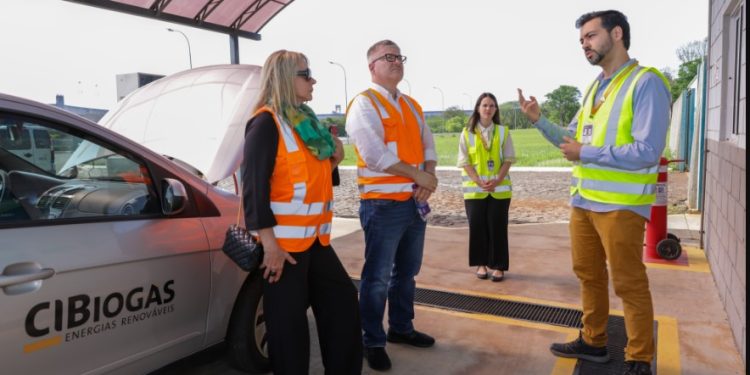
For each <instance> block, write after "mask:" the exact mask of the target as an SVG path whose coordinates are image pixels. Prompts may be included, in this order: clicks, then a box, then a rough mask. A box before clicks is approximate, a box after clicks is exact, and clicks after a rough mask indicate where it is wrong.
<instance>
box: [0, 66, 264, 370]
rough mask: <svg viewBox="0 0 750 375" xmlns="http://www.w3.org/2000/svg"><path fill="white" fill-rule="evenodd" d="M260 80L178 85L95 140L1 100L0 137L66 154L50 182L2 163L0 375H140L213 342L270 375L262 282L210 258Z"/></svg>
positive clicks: (198, 72) (235, 69) (24, 104)
mask: <svg viewBox="0 0 750 375" xmlns="http://www.w3.org/2000/svg"><path fill="white" fill-rule="evenodd" d="M259 73H260V68H259V67H256V66H247V65H233V66H229V65H228V66H216V67H207V68H200V69H194V70H191V71H187V72H183V73H178V74H177V75H176V76H173V77H167V78H163V79H162V80H160V81H156V82H154V83H152V84H151V85H149V86H146V87H144V88H142V89H140V90H138V91H136V92H134V93H133V94H131V95H130V96H129V97H128V98H126V99H125V100H123V102H121V103H120V105H118V107H117V108H115V109H113V110H112V111H110V113H109V114H108V115H107V116H106V117H105V118H104V119H102V122H101V125H99V124H94V123H92V122H89V121H88V120H85V119H83V118H81V117H78V116H76V115H73V114H70V113H67V112H64V111H62V110H59V109H56V108H54V107H51V106H48V105H45V104H40V103H36V102H32V101H29V100H24V99H20V98H17V97H13V96H9V95H4V94H0V123H2V124H6V128H8V129H9V131H11V130H10V127H11V126H16V125H15V124H23V125H26V126H29V127H31V128H33V129H43V130H45V131H47V132H49V134H50V137H51V139H52V141H54V142H60V143H64V144H68V145H74V149H73V151H60V152H59V153H58V154H56V155H55V168H53V169H52V171H50V168H49V166H40V165H37V164H35V163H34V162H33V161H32V160H29V159H25V158H23V157H20V156H19V155H17V154H16V153H14V152H11V151H9V150H6V149H5V148H3V147H0V289H2V293H0V364H2V365H0V366H2V367H0V368H1V370H0V372H1V373H3V374H45V373H46V374H53V373H54V374H84V373H85V374H98V373H117V374H134V373H145V372H148V371H151V370H154V369H157V368H160V367H163V366H164V365H166V364H168V363H170V362H173V361H175V360H177V359H179V358H182V357H185V356H188V355H190V354H192V353H195V352H197V351H200V350H202V349H204V348H207V347H210V346H212V345H214V344H217V343H220V342H222V341H224V340H226V341H228V345H227V348H228V350H229V352H230V358H232V360H233V361H234V363H235V365H237V366H238V367H239V368H241V369H243V370H246V371H250V372H261V371H265V370H266V369H267V367H268V359H267V356H266V349H265V339H264V333H265V330H264V324H263V309H262V303H261V288H260V278H259V275H258V273H257V272H255V273H253V274H248V273H246V272H244V271H241V270H240V269H239V268H238V267H237V266H236V265H235V264H234V263H232V261H231V260H230V259H228V258H227V257H226V256H225V254H224V253H223V252H222V251H221V246H222V243H223V241H224V234H225V231H226V229H227V227H228V226H229V225H230V224H232V223H234V222H236V221H237V220H238V217H239V216H238V215H239V211H238V210H239V209H240V199H239V197H238V194H237V191H238V190H239V187H238V184H237V183H236V181H238V178H237V174H236V173H235V171H236V170H237V168H238V164H239V160H240V158H241V149H242V140H243V137H242V132H243V129H244V123H245V122H246V121H247V119H248V118H249V117H250V116H251V115H252V114H251V113H249V109H250V105H251V104H252V103H251V102H252V100H253V99H254V97H255V95H256V92H257V81H258V75H259ZM175 111H179V112H177V113H175ZM170 112H172V113H170ZM11 124H14V125H11ZM108 128H109V129H108ZM19 130H22V129H12V131H19ZM199 146H200V147H199ZM55 152H57V151H55ZM222 186H223V187H222Z"/></svg>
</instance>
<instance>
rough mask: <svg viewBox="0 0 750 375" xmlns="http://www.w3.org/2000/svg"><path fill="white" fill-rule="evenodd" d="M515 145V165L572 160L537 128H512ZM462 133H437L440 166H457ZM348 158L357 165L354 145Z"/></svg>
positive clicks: (561, 163) (560, 163)
mask: <svg viewBox="0 0 750 375" xmlns="http://www.w3.org/2000/svg"><path fill="white" fill-rule="evenodd" d="M510 134H511V137H512V138H513V146H514V147H515V149H516V159H517V160H516V163H515V164H513V165H516V166H524V167H561V166H564V167H567V166H570V165H571V164H570V162H568V161H567V160H565V159H564V158H563V157H562V154H561V153H560V150H559V149H558V148H557V147H555V146H553V145H552V144H550V143H549V142H547V140H546V139H544V137H542V135H541V134H540V133H539V131H538V130H536V129H519V130H511V132H510ZM459 135H460V134H457V133H447V134H435V146H436V148H437V153H438V166H443V167H445V166H450V167H455V166H456V155H457V154H458V137H459ZM344 147H345V150H346V158H345V159H344V161H343V162H341V165H355V164H356V159H357V158H356V156H355V154H354V146H353V145H345V146H344Z"/></svg>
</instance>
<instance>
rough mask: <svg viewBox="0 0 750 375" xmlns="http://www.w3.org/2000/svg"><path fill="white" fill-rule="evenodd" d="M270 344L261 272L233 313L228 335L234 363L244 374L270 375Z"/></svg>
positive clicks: (252, 278)
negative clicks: (268, 374) (267, 336)
mask: <svg viewBox="0 0 750 375" xmlns="http://www.w3.org/2000/svg"><path fill="white" fill-rule="evenodd" d="M266 340H267V339H266V321H265V316H264V315H263V289H262V280H261V272H260V271H255V272H253V273H251V274H250V275H249V276H248V278H247V280H246V281H245V284H244V285H243V286H242V289H241V290H240V294H239V297H237V302H236V303H235V306H234V311H233V312H232V319H231V322H230V324H229V332H228V333H227V341H228V343H229V345H228V346H229V358H230V361H231V362H232V364H233V365H234V366H235V367H237V368H238V369H240V370H242V371H246V372H249V373H253V374H259V373H266V372H268V371H269V369H270V363H269V360H268V343H267V341H266Z"/></svg>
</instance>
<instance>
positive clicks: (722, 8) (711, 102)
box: [703, 0, 747, 362]
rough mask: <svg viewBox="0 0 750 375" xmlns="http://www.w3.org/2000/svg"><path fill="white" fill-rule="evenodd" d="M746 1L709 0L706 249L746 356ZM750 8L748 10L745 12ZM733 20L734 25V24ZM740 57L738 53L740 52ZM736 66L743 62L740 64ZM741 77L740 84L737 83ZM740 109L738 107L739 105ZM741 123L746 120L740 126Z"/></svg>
mask: <svg viewBox="0 0 750 375" xmlns="http://www.w3.org/2000/svg"><path fill="white" fill-rule="evenodd" d="M745 4H746V2H745V0H710V1H709V7H710V8H709V36H708V41H709V54H708V61H709V64H710V65H709V71H708V92H707V96H708V98H707V117H706V152H707V154H706V177H705V178H706V184H705V196H704V206H703V207H704V212H703V215H704V218H703V231H704V248H705V251H706V255H707V257H708V261H709V263H710V265H711V270H712V273H713V277H714V280H715V282H716V286H717V289H718V291H719V296H720V298H721V300H722V302H723V304H724V308H725V310H726V312H727V316H728V317H729V324H730V327H731V329H732V333H733V335H734V340H735V343H736V344H737V347H738V349H739V352H740V353H741V355H742V359H743V361H745V362H746V361H747V358H746V356H747V354H746V351H747V342H746V336H747V326H746V321H747V319H746V311H747V309H746V308H745V303H746V296H747V282H746V280H747V279H746V274H747V270H746V267H745V262H746V254H747V249H746V227H747V223H746V219H745V217H746V215H747V205H746V204H747V201H746V186H747V174H746V163H745V157H746V132H745V125H744V123H745V108H746V101H745V98H746V94H745V76H746V73H738V71H739V70H737V69H741V71H742V72H744V71H745V61H746V58H745V55H746V53H745V45H746V42H745V40H746V36H747V32H746V26H745V25H746V24H747V22H746V21H745V17H746V16H742V17H741V18H740V19H741V20H742V22H741V27H740V28H739V29H740V31H739V35H741V37H740V38H741V40H742V43H741V45H740V50H739V51H736V49H737V48H735V47H736V46H737V44H736V43H735V42H734V41H735V39H736V38H737V36H738V33H737V31H736V30H734V28H736V23H733V22H734V20H736V18H733V17H734V15H736V14H737V10H738V7H740V6H742V7H744V6H745ZM745 12H746V9H745V10H744V11H743V13H745ZM733 25H734V26H733ZM739 53H741V56H740V57H739V58H738V57H737V56H738V54H739ZM735 65H738V66H739V67H738V68H737V69H735ZM735 82H739V86H735ZM735 109H736V110H735ZM739 122H741V125H737V124H738V123H739Z"/></svg>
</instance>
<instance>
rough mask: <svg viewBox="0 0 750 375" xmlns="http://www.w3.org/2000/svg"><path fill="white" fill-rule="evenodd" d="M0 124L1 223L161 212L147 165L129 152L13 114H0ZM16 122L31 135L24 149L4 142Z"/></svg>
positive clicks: (11, 139) (11, 140) (13, 134)
mask: <svg viewBox="0 0 750 375" xmlns="http://www.w3.org/2000/svg"><path fill="white" fill-rule="evenodd" d="M0 124H5V125H3V126H4V127H0V135H1V137H2V139H3V141H2V143H0V224H4V223H8V222H27V221H37V220H40V221H44V220H61V219H80V218H92V219H95V218H97V217H102V216H112V217H124V218H127V216H134V215H150V214H157V213H160V212H161V210H160V206H159V201H158V199H157V197H156V193H155V191H154V188H153V183H152V180H151V176H150V174H149V171H148V169H147V168H146V165H145V164H144V163H142V162H140V161H138V160H136V158H134V157H133V156H132V155H131V154H129V153H127V152H122V151H118V150H116V149H115V148H114V147H111V146H109V145H107V144H106V143H104V142H102V141H101V140H98V139H94V138H90V137H88V136H83V135H80V134H73V133H71V132H69V131H66V130H61V129H59V128H53V127H51V126H48V125H45V124H40V123H36V122H33V121H28V120H26V119H22V118H19V117H16V116H14V117H10V116H7V115H3V114H0ZM19 124H20V125H19ZM18 128H20V131H21V132H23V131H26V132H28V133H30V134H33V138H34V139H33V142H30V143H29V147H28V148H27V149H25V150H24V151H25V152H24V153H19V152H17V151H16V150H14V149H12V148H11V147H9V146H11V145H17V144H18V143H19V142H20V140H21V138H20V137H18V136H17V134H18V132H19V129H18ZM27 138H28V137H27ZM56 145H59V147H56Z"/></svg>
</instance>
